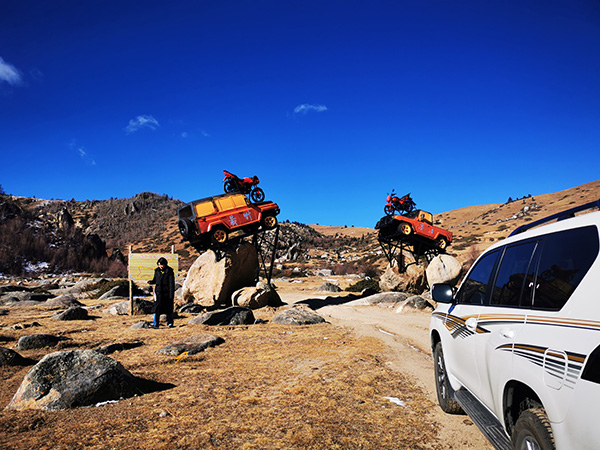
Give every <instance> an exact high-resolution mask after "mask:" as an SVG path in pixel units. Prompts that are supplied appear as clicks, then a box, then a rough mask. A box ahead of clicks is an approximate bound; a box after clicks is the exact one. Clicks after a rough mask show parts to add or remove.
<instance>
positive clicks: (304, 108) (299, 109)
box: [294, 103, 327, 114]
mask: <svg viewBox="0 0 600 450" xmlns="http://www.w3.org/2000/svg"><path fill="white" fill-rule="evenodd" d="M310 111H315V112H323V111H327V106H325V105H309V104H308V103H303V104H302V105H298V106H296V107H295V108H294V114H307V113H308V112H310Z"/></svg>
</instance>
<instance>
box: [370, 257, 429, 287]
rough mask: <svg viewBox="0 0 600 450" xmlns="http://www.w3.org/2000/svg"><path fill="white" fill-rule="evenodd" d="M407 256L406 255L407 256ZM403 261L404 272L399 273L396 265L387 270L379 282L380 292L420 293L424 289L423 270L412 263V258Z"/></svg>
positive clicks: (388, 266) (389, 266) (388, 267)
mask: <svg viewBox="0 0 600 450" xmlns="http://www.w3.org/2000/svg"><path fill="white" fill-rule="evenodd" d="M407 256H408V255H407ZM410 260H412V261H413V262H412V263H408V262H407V260H405V264H406V265H405V266H404V267H405V271H404V272H402V273H400V271H399V269H398V264H394V265H393V266H391V265H390V264H388V265H387V268H386V270H385V272H384V273H383V275H382V276H381V278H380V280H379V288H380V289H381V291H382V292H390V291H400V292H412V293H419V292H422V291H423V289H425V287H426V279H425V268H424V267H423V266H420V265H417V264H415V263H414V259H412V257H410V258H408V261H410Z"/></svg>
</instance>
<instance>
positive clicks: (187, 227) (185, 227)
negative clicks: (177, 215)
mask: <svg viewBox="0 0 600 450" xmlns="http://www.w3.org/2000/svg"><path fill="white" fill-rule="evenodd" d="M177 225H178V227H179V232H180V233H181V235H182V236H183V237H184V238H185V239H191V238H192V237H193V236H194V224H193V223H192V221H191V220H190V219H179V222H178V224H177Z"/></svg>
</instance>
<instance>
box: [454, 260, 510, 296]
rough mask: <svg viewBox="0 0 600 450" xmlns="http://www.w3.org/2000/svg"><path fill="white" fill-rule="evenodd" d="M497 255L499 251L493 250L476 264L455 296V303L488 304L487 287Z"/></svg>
mask: <svg viewBox="0 0 600 450" xmlns="http://www.w3.org/2000/svg"><path fill="white" fill-rule="evenodd" d="M499 255H500V251H498V250H494V251H493V252H490V253H488V254H487V255H484V256H483V257H482V258H481V259H480V260H479V261H478V262H477V264H476V265H475V267H473V270H471V272H470V273H469V277H468V278H467V279H466V280H465V282H464V283H463V284H462V287H461V288H460V291H458V293H457V295H456V302H457V303H465V304H472V305H485V304H487V303H488V302H489V296H488V285H489V282H490V278H491V276H492V274H493V273H494V270H495V268H496V265H497V262H498V256H499Z"/></svg>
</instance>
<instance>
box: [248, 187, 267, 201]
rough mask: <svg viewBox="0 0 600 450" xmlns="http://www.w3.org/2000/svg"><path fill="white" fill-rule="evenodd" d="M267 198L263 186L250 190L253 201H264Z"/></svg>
mask: <svg viewBox="0 0 600 450" xmlns="http://www.w3.org/2000/svg"><path fill="white" fill-rule="evenodd" d="M264 199H265V192H264V191H263V190H262V189H261V188H255V189H252V190H251V191H250V200H252V203H258V202H262V201H263V200H264Z"/></svg>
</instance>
